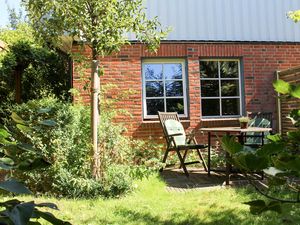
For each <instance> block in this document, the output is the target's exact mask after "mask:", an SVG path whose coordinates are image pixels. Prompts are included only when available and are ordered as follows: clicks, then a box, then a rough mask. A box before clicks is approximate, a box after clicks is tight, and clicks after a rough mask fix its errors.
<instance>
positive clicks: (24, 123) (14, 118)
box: [11, 112, 26, 125]
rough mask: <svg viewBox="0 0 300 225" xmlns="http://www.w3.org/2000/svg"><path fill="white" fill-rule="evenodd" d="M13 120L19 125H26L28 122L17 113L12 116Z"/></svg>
mask: <svg viewBox="0 0 300 225" xmlns="http://www.w3.org/2000/svg"><path fill="white" fill-rule="evenodd" d="M11 118H12V119H13V121H15V122H16V123H18V124H23V125H26V122H25V121H24V120H23V119H22V118H21V117H20V116H18V114H17V113H15V112H13V113H12V114H11Z"/></svg>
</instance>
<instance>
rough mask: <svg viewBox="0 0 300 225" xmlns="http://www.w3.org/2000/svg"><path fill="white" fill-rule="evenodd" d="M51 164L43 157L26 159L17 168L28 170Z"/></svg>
mask: <svg viewBox="0 0 300 225" xmlns="http://www.w3.org/2000/svg"><path fill="white" fill-rule="evenodd" d="M50 165H51V164H50V163H48V162H47V161H45V160H44V159H43V158H41V157H39V158H35V159H27V160H25V161H23V162H21V163H19V165H18V166H17V168H18V169H19V170H23V171H30V170H36V169H42V168H46V167H48V166H50Z"/></svg>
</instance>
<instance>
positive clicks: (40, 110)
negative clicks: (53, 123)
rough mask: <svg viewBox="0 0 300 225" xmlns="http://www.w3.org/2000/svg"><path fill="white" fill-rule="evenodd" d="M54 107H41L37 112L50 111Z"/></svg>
mask: <svg viewBox="0 0 300 225" xmlns="http://www.w3.org/2000/svg"><path fill="white" fill-rule="evenodd" d="M51 110H52V108H40V109H39V110H38V111H37V112H38V113H39V114H44V113H49V112H51Z"/></svg>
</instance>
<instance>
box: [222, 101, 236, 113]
mask: <svg viewBox="0 0 300 225" xmlns="http://www.w3.org/2000/svg"><path fill="white" fill-rule="evenodd" d="M222 115H224V116H225V115H240V104H239V99H238V98H234V99H222Z"/></svg>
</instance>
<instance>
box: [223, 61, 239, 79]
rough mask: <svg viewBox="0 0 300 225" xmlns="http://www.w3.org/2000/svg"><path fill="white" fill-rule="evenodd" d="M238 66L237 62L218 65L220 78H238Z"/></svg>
mask: <svg viewBox="0 0 300 225" xmlns="http://www.w3.org/2000/svg"><path fill="white" fill-rule="evenodd" d="M238 70H239V66H238V62H237V61H228V62H221V63H220V73H221V77H222V78H238V77H239V71H238Z"/></svg>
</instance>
